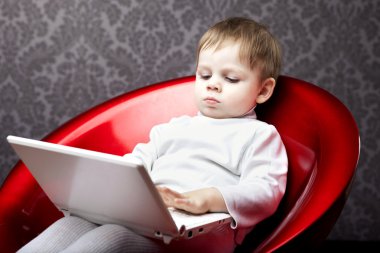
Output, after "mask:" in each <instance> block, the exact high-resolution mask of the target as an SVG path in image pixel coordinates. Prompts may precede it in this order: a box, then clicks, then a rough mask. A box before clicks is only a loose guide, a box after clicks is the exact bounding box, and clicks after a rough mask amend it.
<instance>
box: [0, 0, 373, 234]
mask: <svg viewBox="0 0 380 253" xmlns="http://www.w3.org/2000/svg"><path fill="white" fill-rule="evenodd" d="M379 13H380V2H379V1H345V0H341V1H339V0H334V1H330V0H323V1H302V0H283V1H275V0H271V1H262V0H251V1H249V0H246V1H244V0H240V1H239V0H235V1H228V0H222V1H220V0H210V1H206V0H203V1H202V0H193V1H186V0H177V1H174V0H162V1H149V0H141V1H138V0H119V1H116V0H115V1H102V0H92V1H91V0H50V1H49V0H0V159H1V160H0V166H1V170H0V183H1V182H3V180H4V179H5V177H6V175H7V174H8V172H9V170H10V169H11V167H12V166H13V165H14V163H15V162H16V160H17V158H16V156H15V154H14V153H13V151H12V150H11V149H10V147H9V145H8V144H7V143H6V140H5V138H6V136H7V135H8V134H13V135H21V136H25V137H32V138H36V139H39V138H42V137H43V136H44V135H46V134H47V133H49V132H50V131H52V130H53V129H55V128H56V127H57V126H59V125H61V124H62V123H64V122H65V121H66V120H68V119H70V118H72V117H73V116H75V115H77V114H78V113H80V112H83V111H84V110H86V109H88V108H90V107H91V106H93V105H96V104H98V103H100V102H102V101H104V100H106V99H108V98H111V97H113V96H116V95H118V94H120V93H123V92H126V91H130V90H134V89H137V88H139V87H142V86H146V85H148V84H151V83H155V82H159V81H163V80H167V79H172V78H176V77H180V76H184V75H191V74H193V71H194V50H195V46H196V42H197V40H198V38H199V37H200V35H201V34H202V33H203V32H204V31H205V30H206V29H207V27H208V26H209V25H211V24H213V23H214V22H216V21H219V20H220V19H222V18H224V17H227V16H247V17H251V18H254V19H256V20H258V21H260V22H263V23H265V24H267V25H268V26H269V27H270V28H271V30H272V32H273V33H274V34H275V35H276V36H277V37H278V38H279V40H280V41H281V42H282V44H283V48H284V69H283V74H287V75H291V76H295V77H298V78H300V79H304V80H307V81H309V82H312V83H315V84H317V85H319V86H321V87H323V88H325V89H327V90H329V91H330V92H331V93H333V94H335V95H336V96H337V97H338V98H340V99H341V100H342V101H343V102H344V103H345V104H346V105H347V106H348V108H349V109H350V110H351V111H352V113H353V115H354V117H355V119H356V120H357V123H358V125H359V128H360V133H361V142H362V148H361V159H360V162H359V166H358V170H357V174H356V178H355V181H354V184H353V187H352V192H351V195H350V198H349V199H348V202H347V205H346V206H345V208H344V210H343V213H342V215H341V217H340V219H339V221H338V223H337V224H336V226H335V227H334V229H333V231H332V233H331V234H330V238H331V239H341V240H380V187H379V184H378V183H377V182H379V180H380V171H379V164H380V152H379V140H380V138H379V135H380V128H379V127H380V126H379V124H380V121H379V115H380V114H379V105H380V88H379V86H378V83H379V81H378V80H380V71H379V68H380V38H379V32H380V31H379V29H380V15H379ZM289 115H290V116H291V112H289ZM326 127H328V126H326ZM337 152H339V150H337ZM326 190H327V189H326ZM327 194H328V193H327Z"/></svg>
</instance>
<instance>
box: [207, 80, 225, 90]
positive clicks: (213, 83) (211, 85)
mask: <svg viewBox="0 0 380 253" xmlns="http://www.w3.org/2000/svg"><path fill="white" fill-rule="evenodd" d="M207 91H215V92H221V91H222V86H221V84H220V82H219V81H218V80H215V79H212V78H211V79H210V80H209V82H208V83H207Z"/></svg>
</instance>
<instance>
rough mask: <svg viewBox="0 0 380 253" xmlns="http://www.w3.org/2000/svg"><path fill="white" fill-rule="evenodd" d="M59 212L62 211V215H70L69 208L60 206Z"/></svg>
mask: <svg viewBox="0 0 380 253" xmlns="http://www.w3.org/2000/svg"><path fill="white" fill-rule="evenodd" d="M61 212H62V213H63V215H64V216H65V217H68V216H70V212H69V210H66V209H63V208H61Z"/></svg>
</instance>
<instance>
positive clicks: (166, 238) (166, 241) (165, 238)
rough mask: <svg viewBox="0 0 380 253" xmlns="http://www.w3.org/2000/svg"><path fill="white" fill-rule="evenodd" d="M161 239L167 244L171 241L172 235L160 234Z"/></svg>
mask: <svg viewBox="0 0 380 253" xmlns="http://www.w3.org/2000/svg"><path fill="white" fill-rule="evenodd" d="M162 239H163V240H164V243H165V244H169V243H170V242H171V241H172V239H173V237H172V236H170V235H162Z"/></svg>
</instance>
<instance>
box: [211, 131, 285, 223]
mask: <svg viewBox="0 0 380 253" xmlns="http://www.w3.org/2000/svg"><path fill="white" fill-rule="evenodd" d="M239 167H240V168H239V169H240V171H241V175H240V181H239V184H237V185H232V186H225V187H218V190H219V191H220V192H221V194H222V195H223V198H224V200H225V202H226V205H227V209H228V211H229V213H230V214H231V216H232V217H233V218H234V220H235V222H236V227H237V228H248V227H253V226H255V225H256V224H257V223H259V222H260V221H262V220H264V219H265V218H267V217H268V216H270V215H272V214H273V213H274V212H275V211H276V209H277V207H278V205H279V203H280V201H281V199H282V197H283V195H284V193H285V188H286V179H287V171H288V159H287V155H286V150H285V147H284V145H283V143H282V140H281V137H280V135H279V133H278V132H277V130H276V129H275V127H274V126H272V125H266V126H265V127H260V128H259V129H257V131H256V133H255V135H254V136H253V140H252V142H251V144H250V145H248V147H247V149H246V150H245V153H244V155H243V158H242V160H241V162H240V165H239Z"/></svg>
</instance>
